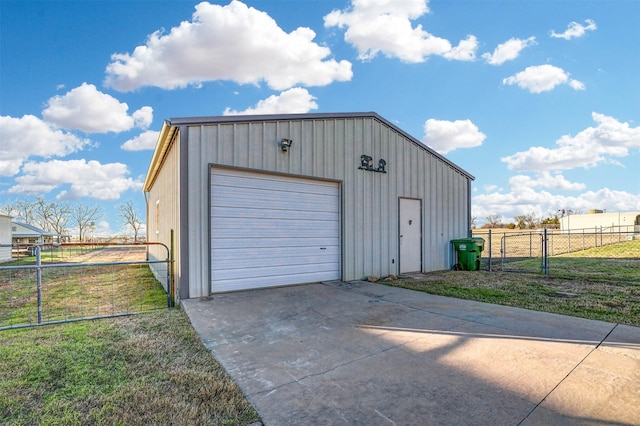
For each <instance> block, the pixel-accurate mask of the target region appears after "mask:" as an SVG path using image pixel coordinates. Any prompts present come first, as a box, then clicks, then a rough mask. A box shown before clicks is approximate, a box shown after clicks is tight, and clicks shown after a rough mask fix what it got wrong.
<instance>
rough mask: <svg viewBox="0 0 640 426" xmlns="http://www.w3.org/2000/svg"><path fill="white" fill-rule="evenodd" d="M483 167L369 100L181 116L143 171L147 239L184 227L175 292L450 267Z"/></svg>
mask: <svg viewBox="0 0 640 426" xmlns="http://www.w3.org/2000/svg"><path fill="white" fill-rule="evenodd" d="M473 179H474V178H473V176H472V175H471V174H469V173H468V172H466V171H465V170H463V169H462V168H460V167H458V166H457V165H455V164H453V163H452V162H451V161H449V160H447V159H446V158H444V157H442V156H441V155H439V154H437V153H436V152H434V151H433V150H431V149H430V148H428V147H426V146H425V145H424V144H422V143H420V142H419V141H418V140H417V139H415V138H413V137H412V136H410V135H408V134H407V133H405V132H404V131H402V130H400V129H399V128H398V127H396V126H395V125H393V124H391V123H390V122H388V121H387V120H385V119H383V118H382V117H380V116H379V115H377V114H375V113H371V112H367V113H338V114H291V115H267V116H223V117H194V118H173V119H170V120H167V121H166V122H165V123H164V125H163V127H162V130H161V132H160V135H159V138H158V142H157V145H156V149H155V152H154V154H153V158H152V161H151V164H150V166H149V171H148V173H147V177H146V179H145V182H144V189H143V191H144V193H145V198H146V202H147V239H148V241H149V242H154V241H158V242H162V243H165V244H167V245H169V244H170V242H171V230H173V231H174V236H175V237H174V241H175V242H174V248H175V250H174V252H175V267H174V271H175V287H176V289H177V291H176V296H177V297H178V298H179V299H185V298H193V297H201V296H207V295H209V294H211V293H217V292H226V291H234V290H244V289H254V288H263V287H272V286H281V285H291V284H301V283H308V282H317V281H324V280H338V279H341V280H345V281H349V280H356V279H363V278H365V277H366V276H370V275H375V276H380V277H386V276H388V275H391V274H396V275H398V274H402V273H408V272H417V271H434V270H443V269H449V268H450V267H451V263H452V253H451V247H450V240H451V239H453V238H459V237H467V236H469V235H470V217H471V201H470V196H471V181H472V180H473ZM155 257H159V258H162V257H163V255H162V254H161V251H158V252H157V253H156V252H155V251H154V249H153V248H151V249H150V258H155ZM160 276H161V275H160Z"/></svg>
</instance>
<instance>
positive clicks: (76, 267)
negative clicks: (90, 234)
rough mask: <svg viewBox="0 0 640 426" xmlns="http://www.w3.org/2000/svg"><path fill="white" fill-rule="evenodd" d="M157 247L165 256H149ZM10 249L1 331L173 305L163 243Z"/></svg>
mask: <svg viewBox="0 0 640 426" xmlns="http://www.w3.org/2000/svg"><path fill="white" fill-rule="evenodd" d="M152 245H153V246H154V247H155V250H154V251H155V252H156V253H157V252H158V251H162V252H164V253H165V256H164V259H160V260H158V259H157V258H155V259H152V260H149V255H148V252H149V248H150V246H152ZM7 247H8V246H3V247H2V248H4V249H5V250H4V251H2V252H1V253H2V254H3V256H4V258H3V259H1V260H2V261H3V262H2V263H0V330H3V329H8V328H19V327H28V326H34V325H44V324H55V323H60V322H69V321H78V320H86V319H97V318H105V317H114V316H123V315H131V314H134V313H139V312H146V311H150V310H154V309H161V308H167V307H171V306H172V300H171V294H172V292H171V282H172V281H171V276H170V273H171V265H170V263H171V262H170V253H169V249H168V248H167V247H166V246H164V245H162V244H158V243H135V244H73V243H69V244H49V245H27V246H12V247H11V252H10V255H8V254H7V253H8V250H7ZM158 249H160V250H158Z"/></svg>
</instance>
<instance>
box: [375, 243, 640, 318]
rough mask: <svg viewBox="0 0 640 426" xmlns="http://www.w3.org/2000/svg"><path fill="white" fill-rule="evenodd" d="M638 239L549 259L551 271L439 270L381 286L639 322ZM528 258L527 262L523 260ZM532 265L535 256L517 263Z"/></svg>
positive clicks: (522, 267)
mask: <svg viewBox="0 0 640 426" xmlns="http://www.w3.org/2000/svg"><path fill="white" fill-rule="evenodd" d="M639 243H640V241H630V242H623V243H620V244H614V245H611V246H605V247H597V248H593V249H589V250H585V251H583V252H577V253H571V254H568V255H563V256H557V257H551V258H550V259H549V263H550V274H549V275H548V276H545V275H543V274H541V273H507V272H488V271H473V272H469V271H441V272H437V273H430V274H424V275H423V276H422V278H420V276H418V277H417V278H418V279H414V278H410V279H402V280H397V281H389V282H386V284H389V285H393V286H397V287H404V288H409V289H412V290H419V291H424V292H427V293H432V294H439V295H443V296H451V297H457V298H461V299H470V300H477V301H481V302H488V303H496V304H500V305H508V306H515V307H520V308H526V309H533V310H537V311H544V312H553V313H558V314H564V315H572V316H577V317H582V318H590V319H596V320H602V321H609V322H614V323H622V324H628V325H634V326H640V258H639V257H638V256H635V257H629V253H630V251H629V250H630V249H631V248H633V249H635V248H637V245H638V244H639ZM527 262H529V263H530V265H529V264H527ZM522 263H523V264H522V265H519V268H520V269H535V266H536V265H539V260H536V259H530V260H525V261H522Z"/></svg>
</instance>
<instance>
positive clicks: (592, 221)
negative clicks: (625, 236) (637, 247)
mask: <svg viewBox="0 0 640 426" xmlns="http://www.w3.org/2000/svg"><path fill="white" fill-rule="evenodd" d="M560 230H561V231H562V232H569V231H571V232H574V231H578V230H580V231H582V230H586V231H589V230H590V231H598V232H600V231H604V232H640V212H637V211H636V212H615V213H604V212H603V211H602V210H589V212H588V213H587V214H575V215H574V214H566V215H564V216H562V217H561V218H560Z"/></svg>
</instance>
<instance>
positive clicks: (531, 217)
mask: <svg viewBox="0 0 640 426" xmlns="http://www.w3.org/2000/svg"><path fill="white" fill-rule="evenodd" d="M524 222H525V224H526V225H527V228H529V229H534V228H536V227H537V226H538V224H539V223H540V221H539V220H538V218H537V217H536V214H535V213H529V214H526V215H524Z"/></svg>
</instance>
